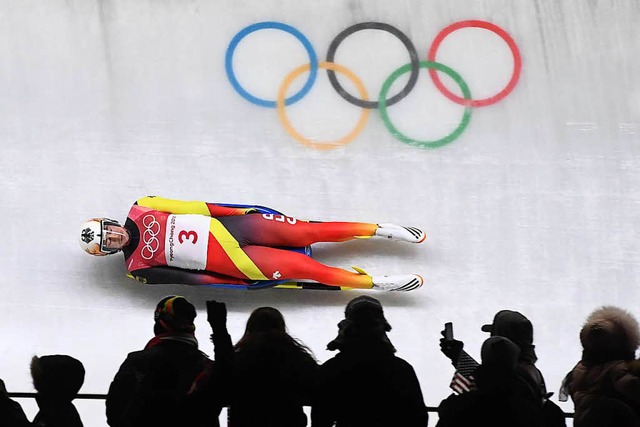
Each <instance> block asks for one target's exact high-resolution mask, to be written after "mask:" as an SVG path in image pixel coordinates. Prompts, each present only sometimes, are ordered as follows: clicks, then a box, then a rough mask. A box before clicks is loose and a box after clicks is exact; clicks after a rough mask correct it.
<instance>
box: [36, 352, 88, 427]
mask: <svg viewBox="0 0 640 427" xmlns="http://www.w3.org/2000/svg"><path fill="white" fill-rule="evenodd" d="M84 373H85V372H84V366H83V365H82V362H80V361H79V360H77V359H74V358H73V357H71V356H67V355H61V354H56V355H51V356H41V357H38V356H33V358H32V359H31V377H32V378H33V386H34V388H35V389H36V391H37V393H36V402H37V403H38V408H39V411H38V413H37V414H36V416H35V418H34V419H33V426H37V427H82V421H81V419H80V415H79V414H78V411H77V410H76V407H75V406H74V404H73V399H75V397H76V396H77V395H78V392H79V391H80V388H81V387H82V384H83V383H84Z"/></svg>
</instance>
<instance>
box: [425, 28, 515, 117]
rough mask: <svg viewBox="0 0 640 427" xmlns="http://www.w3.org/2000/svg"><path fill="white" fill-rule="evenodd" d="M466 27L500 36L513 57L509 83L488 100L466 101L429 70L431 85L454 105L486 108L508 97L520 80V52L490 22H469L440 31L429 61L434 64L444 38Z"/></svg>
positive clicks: (513, 43) (431, 49) (508, 37)
mask: <svg viewBox="0 0 640 427" xmlns="http://www.w3.org/2000/svg"><path fill="white" fill-rule="evenodd" d="M468 27H477V28H484V29H485V30H489V31H493V32H494V33H496V34H497V35H498V36H500V37H501V38H502V39H503V40H504V41H505V42H506V43H507V45H509V49H511V54H512V55H513V74H512V75H511V79H510V80H509V83H507V86H506V87H505V88H504V89H502V90H501V91H500V92H498V93H497V94H496V95H493V96H491V97H489V98H485V99H478V100H468V99H464V98H460V97H459V96H456V95H454V94H452V93H451V92H449V90H448V89H447V88H446V87H445V86H444V85H443V84H442V82H441V81H440V77H438V74H437V73H436V72H435V70H433V69H429V75H430V76H431V79H432V80H433V84H435V85H436V87H437V88H438V89H439V90H440V92H442V94H443V95H444V96H446V97H447V98H449V99H450V100H451V101H453V102H455V103H456V104H460V105H470V106H472V107H486V106H487V105H491V104H495V103H496V102H498V101H500V100H501V99H503V98H504V97H505V96H507V95H509V93H511V91H512V90H513V88H514V87H516V84H517V83H518V79H520V71H522V57H521V56H520V50H519V49H518V46H517V45H516V42H514V41H513V39H512V38H511V36H510V35H509V34H508V33H507V32H506V31H505V30H503V29H502V28H500V27H498V26H497V25H494V24H492V23H490V22H485V21H477V20H469V21H460V22H456V23H453V24H451V25H449V26H448V27H446V28H445V29H443V30H442V31H440V33H439V34H438V35H437V36H436V38H435V39H433V43H431V48H430V49H429V61H434V62H435V60H436V53H437V52H438V48H439V47H440V43H442V40H444V39H445V37H447V36H448V35H449V34H451V33H452V32H454V31H456V30H459V29H461V28H468Z"/></svg>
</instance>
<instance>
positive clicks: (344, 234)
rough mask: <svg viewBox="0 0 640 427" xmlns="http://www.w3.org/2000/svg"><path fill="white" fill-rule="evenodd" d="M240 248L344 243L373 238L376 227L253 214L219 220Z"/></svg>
mask: <svg viewBox="0 0 640 427" xmlns="http://www.w3.org/2000/svg"><path fill="white" fill-rule="evenodd" d="M217 219H218V220H219V221H220V222H221V223H222V225H224V227H225V228H226V229H227V230H228V231H229V232H230V233H231V235H232V236H233V237H235V238H236V239H237V240H238V242H239V243H240V246H245V245H258V246H297V247H302V246H307V245H310V244H312V243H316V242H344V241H347V240H351V239H354V238H356V237H364V238H366V237H372V236H374V235H375V232H376V230H377V229H378V225H377V224H372V223H364V222H307V221H301V220H298V219H295V218H291V217H286V216H283V215H272V214H266V215H261V214H250V215H244V216H231V217H221V218H217Z"/></svg>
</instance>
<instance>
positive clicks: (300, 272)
mask: <svg viewBox="0 0 640 427" xmlns="http://www.w3.org/2000/svg"><path fill="white" fill-rule="evenodd" d="M242 250H243V251H244V252H245V253H246V254H247V255H248V256H249V258H251V260H252V261H253V262H254V263H255V265H256V266H257V267H258V268H259V269H260V271H261V272H262V273H263V274H264V275H265V276H266V277H267V278H269V279H278V280H282V279H307V280H313V281H316V282H320V283H324V284H325V285H332V286H344V287H349V288H365V289H370V288H371V287H372V286H373V282H372V279H371V276H369V275H366V274H358V273H355V272H351V271H347V270H344V269H342V268H336V267H330V266H328V265H325V264H322V263H320V262H318V261H316V260H314V259H313V258H311V257H308V256H306V255H304V254H301V253H298V252H293V251H289V250H286V249H276V248H269V247H266V246H245V247H243V248H242Z"/></svg>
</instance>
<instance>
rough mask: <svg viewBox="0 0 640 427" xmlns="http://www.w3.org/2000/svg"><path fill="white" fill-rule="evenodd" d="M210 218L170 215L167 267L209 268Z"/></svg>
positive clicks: (166, 254) (167, 239)
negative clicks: (208, 237)
mask: <svg viewBox="0 0 640 427" xmlns="http://www.w3.org/2000/svg"><path fill="white" fill-rule="evenodd" d="M209 226H210V218H208V217H206V216H202V215H169V218H167V233H166V235H165V238H166V241H165V257H166V260H167V265H169V266H171V267H177V268H186V269H190V270H204V269H205V268H206V266H207V243H208V239H207V238H198V237H199V236H208V234H209Z"/></svg>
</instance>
